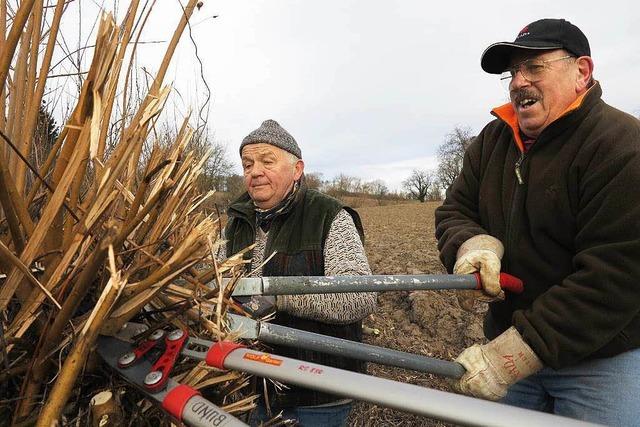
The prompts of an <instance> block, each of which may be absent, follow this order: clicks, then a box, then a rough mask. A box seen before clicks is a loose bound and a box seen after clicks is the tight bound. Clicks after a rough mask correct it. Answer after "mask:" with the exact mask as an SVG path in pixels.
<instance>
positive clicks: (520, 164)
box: [516, 151, 525, 185]
mask: <svg viewBox="0 0 640 427" xmlns="http://www.w3.org/2000/svg"><path fill="white" fill-rule="evenodd" d="M524 156H525V154H524V151H523V152H521V153H520V158H519V159H518V160H516V178H518V184H520V185H522V184H524V181H523V180H522V173H521V172H520V167H521V166H522V162H523V161H524Z"/></svg>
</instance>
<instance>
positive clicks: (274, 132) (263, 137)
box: [240, 120, 302, 159]
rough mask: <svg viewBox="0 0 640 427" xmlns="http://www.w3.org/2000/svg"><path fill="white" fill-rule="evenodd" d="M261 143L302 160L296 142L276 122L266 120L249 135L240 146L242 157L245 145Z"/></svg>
mask: <svg viewBox="0 0 640 427" xmlns="http://www.w3.org/2000/svg"><path fill="white" fill-rule="evenodd" d="M259 143H262V144H270V145H273V146H275V147H278V148H282V149H283V150H284V151H288V152H289V153H291V154H293V155H294V156H296V157H297V158H299V159H301V158H302V151H301V150H300V147H298V143H297V142H296V140H295V139H293V137H292V136H291V135H290V134H289V132H287V131H286V130H284V128H283V127H282V126H280V125H279V124H278V122H276V121H275V120H265V121H264V122H262V124H261V125H260V127H259V128H258V129H256V130H254V131H253V132H251V133H250V134H249V135H247V136H246V137H245V138H244V139H243V140H242V144H240V155H242V148H243V147H244V146H245V145H249V144H259Z"/></svg>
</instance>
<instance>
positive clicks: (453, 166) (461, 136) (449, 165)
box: [437, 126, 475, 190]
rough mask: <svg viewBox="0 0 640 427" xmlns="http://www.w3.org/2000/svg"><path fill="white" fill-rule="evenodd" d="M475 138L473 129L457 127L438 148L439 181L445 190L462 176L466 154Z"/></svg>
mask: <svg viewBox="0 0 640 427" xmlns="http://www.w3.org/2000/svg"><path fill="white" fill-rule="evenodd" d="M474 138H475V136H473V135H472V134H471V128H469V127H466V126H465V127H459V126H456V127H455V128H454V129H453V131H452V132H451V133H449V134H448V135H447V137H446V139H445V141H444V142H443V143H442V145H440V147H438V171H437V175H438V181H439V183H440V186H441V188H442V189H443V190H446V189H447V188H449V186H451V184H452V183H453V181H455V179H456V178H457V177H458V175H460V171H461V170H462V161H463V159H464V152H465V150H466V149H467V147H468V146H469V145H470V144H471V142H472V141H473V139H474Z"/></svg>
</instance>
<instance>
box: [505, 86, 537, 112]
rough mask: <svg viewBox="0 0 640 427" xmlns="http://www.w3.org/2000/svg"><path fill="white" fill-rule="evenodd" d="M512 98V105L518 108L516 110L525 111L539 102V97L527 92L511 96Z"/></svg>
mask: <svg viewBox="0 0 640 427" xmlns="http://www.w3.org/2000/svg"><path fill="white" fill-rule="evenodd" d="M513 95H514V96H513V97H512V98H511V99H513V100H514V104H515V105H516V107H517V108H518V110H527V109H529V108H531V107H532V106H534V105H535V104H536V103H537V102H538V101H540V97H539V96H536V94H534V93H530V92H528V91H521V92H518V93H515V94H513Z"/></svg>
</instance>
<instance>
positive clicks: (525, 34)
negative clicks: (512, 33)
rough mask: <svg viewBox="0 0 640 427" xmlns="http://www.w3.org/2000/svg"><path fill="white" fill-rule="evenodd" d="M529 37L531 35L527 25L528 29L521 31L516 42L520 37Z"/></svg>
mask: <svg viewBox="0 0 640 427" xmlns="http://www.w3.org/2000/svg"><path fill="white" fill-rule="evenodd" d="M528 35H529V26H528V25H527V26H526V27H524V28H523V29H521V30H520V32H519V33H518V37H516V40H517V39H519V38H520V37H524V36H528Z"/></svg>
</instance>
